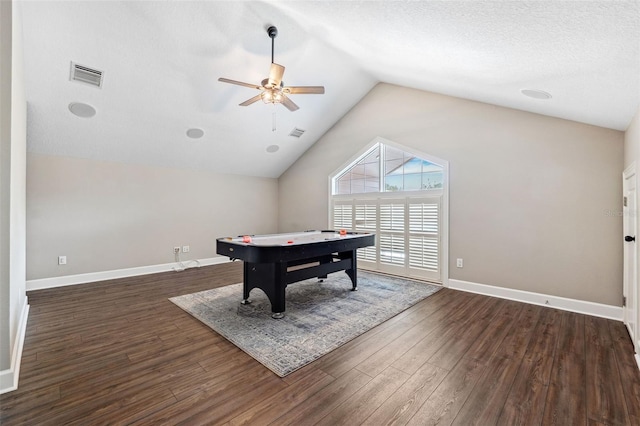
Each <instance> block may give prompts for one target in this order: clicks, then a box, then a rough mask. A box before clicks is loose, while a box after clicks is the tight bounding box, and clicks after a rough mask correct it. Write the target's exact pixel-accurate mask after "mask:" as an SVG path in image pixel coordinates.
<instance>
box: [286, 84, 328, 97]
mask: <svg viewBox="0 0 640 426" xmlns="http://www.w3.org/2000/svg"><path fill="white" fill-rule="evenodd" d="M282 91H283V92H285V93H290V94H292V95H303V94H306V95H322V94H324V86H293V87H285V88H284V89H282Z"/></svg>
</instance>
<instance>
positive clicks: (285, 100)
mask: <svg viewBox="0 0 640 426" xmlns="http://www.w3.org/2000/svg"><path fill="white" fill-rule="evenodd" d="M267 34H268V35H269V38H271V69H270V70H269V77H268V78H265V79H264V80H262V82H260V85H257V84H251V83H243V82H241V81H236V80H230V79H228V78H224V77H220V78H219V79H218V81H221V82H223V83H229V84H235V85H237V86H244V87H249V88H252V89H257V90H260V91H262V93H260V94H259V95H256V96H254V97H253V98H250V99H247V100H246V101H244V102H242V103H241V104H240V106H248V105H251V104H253V103H254V102H257V101H259V100H262V102H264V103H265V104H274V105H275V104H282V105H284V106H285V107H286V108H287V109H288V110H289V111H296V110H297V109H299V107H298V105H296V104H295V102H293V101H292V100H291V99H289V97H288V96H287V95H294V94H317V95H321V94H323V93H324V86H285V85H284V83H283V82H282V77H283V75H284V66H282V65H280V64H276V63H275V62H274V55H273V53H274V41H275V38H276V36H277V35H278V29H277V28H276V27H274V26H271V27H269V28H268V29H267Z"/></svg>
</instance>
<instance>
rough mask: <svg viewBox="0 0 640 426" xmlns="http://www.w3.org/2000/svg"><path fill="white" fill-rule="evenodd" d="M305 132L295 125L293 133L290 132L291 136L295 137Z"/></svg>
mask: <svg viewBox="0 0 640 426" xmlns="http://www.w3.org/2000/svg"><path fill="white" fill-rule="evenodd" d="M304 132H305V130H302V129H298V128H297V127H294V128H293V130H292V131H291V133H289V136H293V137H294V138H299V137H300V136H302V134H303V133H304Z"/></svg>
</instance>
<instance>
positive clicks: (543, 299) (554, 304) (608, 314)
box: [449, 278, 622, 321]
mask: <svg viewBox="0 0 640 426" xmlns="http://www.w3.org/2000/svg"><path fill="white" fill-rule="evenodd" d="M449 288H451V289H454V290H462V291H468V292H470V293H478V294H484V295H486V296H494V297H499V298H501V299H509V300H515V301H517V302H525V303H530V304H532V305H540V306H547V307H550V308H556V309H561V310H563V311H570V312H576V313H579V314H586V315H593V316H596V317H601V318H608V319H613V320H617V321H622V307H619V306H611V305H604V304H601V303H594V302H588V301H585V300H577V299H568V298H565V297H558V296H551V295H548V294H542V293H533V292H530V291H523V290H514V289H510V288H504V287H495V286H492V285H487V284H478V283H473V282H469V281H462V280H455V279H452V278H449Z"/></svg>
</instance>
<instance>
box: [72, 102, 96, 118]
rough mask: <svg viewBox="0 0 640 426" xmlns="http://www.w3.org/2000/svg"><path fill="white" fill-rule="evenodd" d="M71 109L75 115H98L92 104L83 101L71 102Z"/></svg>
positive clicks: (85, 116) (86, 116)
mask: <svg viewBox="0 0 640 426" xmlns="http://www.w3.org/2000/svg"><path fill="white" fill-rule="evenodd" d="M69 111H71V112H72V113H73V114H74V115H77V116H78V117H83V118H89V117H93V116H94V115H96V109H95V108H94V107H92V106H91V105H87V104H83V103H81V102H71V103H70V104H69Z"/></svg>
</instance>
